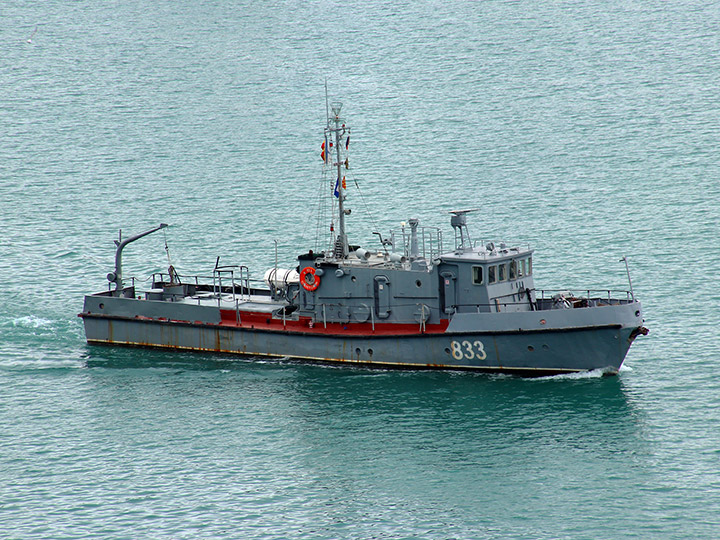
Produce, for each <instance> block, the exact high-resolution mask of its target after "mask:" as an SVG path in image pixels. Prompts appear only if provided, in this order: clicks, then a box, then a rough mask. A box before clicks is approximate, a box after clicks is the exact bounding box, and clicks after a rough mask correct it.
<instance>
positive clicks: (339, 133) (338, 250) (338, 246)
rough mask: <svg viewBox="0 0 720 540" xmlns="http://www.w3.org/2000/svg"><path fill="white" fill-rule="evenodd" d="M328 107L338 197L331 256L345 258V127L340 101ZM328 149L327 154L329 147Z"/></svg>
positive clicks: (346, 252)
mask: <svg viewBox="0 0 720 540" xmlns="http://www.w3.org/2000/svg"><path fill="white" fill-rule="evenodd" d="M330 108H331V109H332V117H330V118H328V126H327V128H325V130H326V132H329V133H330V134H331V135H332V134H335V155H336V159H337V161H336V163H334V165H335V166H336V167H337V180H336V184H335V185H336V186H337V198H338V234H337V237H336V238H335V246H334V249H333V256H334V257H335V258H338V259H345V258H347V256H348V253H349V249H348V241H347V233H346V231H345V215H346V214H349V213H350V210H345V206H344V202H345V187H344V186H343V180H342V165H343V161H342V157H341V154H340V141H341V139H342V137H343V135H344V134H345V132H346V131H347V130H346V128H345V124H343V123H342V120H341V119H340V111H341V109H342V103H341V102H339V101H335V102H333V103H331V104H330ZM331 123H334V124H335V127H332V125H331ZM327 150H328V154H329V153H330V152H329V149H327Z"/></svg>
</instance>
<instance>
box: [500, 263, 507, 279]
mask: <svg viewBox="0 0 720 540" xmlns="http://www.w3.org/2000/svg"><path fill="white" fill-rule="evenodd" d="M498 281H507V264H498Z"/></svg>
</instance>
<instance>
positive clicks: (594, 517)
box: [0, 0, 720, 539]
mask: <svg viewBox="0 0 720 540" xmlns="http://www.w3.org/2000/svg"><path fill="white" fill-rule="evenodd" d="M0 17H1V20H2V24H0V47H1V50H2V55H1V57H2V60H0V82H2V84H0V208H2V211H1V212H0V531H2V532H1V533H0V536H1V537H3V538H12V539H30V538H42V539H48V538H51V539H75V538H93V539H96V538H103V539H105V538H107V539H137V538H163V539H164V538H168V539H184V538H187V539H190V538H193V539H196V538H208V539H210V538H213V539H214V538H217V539H220V538H223V539H225V538H263V539H265V538H266V539H274V538H298V539H300V538H303V539H305V538H318V539H338V538H341V539H357V538H377V539H380V538H383V539H390V538H393V539H400V538H407V539H411V538H412V539H415V538H418V539H530V538H552V539H597V538H643V539H644V538H655V539H681V538H682V539H684V538H707V539H711V538H717V537H718V536H720V410H719V406H720V397H719V396H720V383H718V378H717V368H716V365H717V357H718V353H717V351H718V334H719V331H718V327H719V326H720V309H719V308H718V304H719V303H720V292H718V290H719V289H718V284H717V277H716V274H717V269H718V268H719V267H720V255H719V248H720V246H719V241H718V233H719V232H720V231H719V230H718V219H719V218H720V210H719V209H718V199H719V198H720V187H719V186H718V178H719V177H720V174H719V173H720V170H719V167H718V158H717V146H718V144H717V143H718V133H720V118H719V115H718V103H720V95H719V93H720V90H719V89H720V79H719V77H720V52H719V51H720V48H719V38H720V31H719V30H718V29H719V28H720V8H718V6H717V5H716V4H714V3H712V2H710V3H708V2H700V1H690V0H688V1H680V0H678V1H672V0H671V1H647V2H633V1H624V0H623V1H621V0H611V1H609V2H599V1H590V0H588V1H582V2H551V3H548V2H536V1H530V0H522V1H518V2H509V1H485V2H463V1H454V0H450V1H445V2H436V1H419V2H393V3H387V2H377V1H375V0H370V1H364V2H354V1H352V0H351V1H345V2H332V1H308V2H292V1H285V2H245V1H236V2H231V1H229V0H217V1H213V2H189V1H185V0H179V1H176V2H142V1H139V0H130V1H126V2H97V1H90V0H88V1H82V2H62V1H55V0H50V1H47V2H38V3H27V2H17V1H11V2H6V3H5V4H3V6H2V7H1V8H0ZM326 81H327V88H328V94H329V96H330V99H331V100H340V101H342V102H343V103H344V105H343V109H342V116H343V117H344V118H345V120H346V122H347V125H348V126H349V127H350V129H351V142H350V148H349V150H350V158H349V165H350V168H349V169H348V172H347V174H348V183H349V184H350V185H349V187H350V191H349V195H348V203H347V204H348V206H349V207H350V208H351V209H352V214H351V216H349V218H348V229H349V234H350V237H351V241H352V242H353V243H357V244H361V245H363V246H365V247H367V248H369V249H376V248H377V247H378V246H377V236H376V235H374V234H373V233H374V232H376V231H377V232H382V233H386V232H387V231H388V230H390V229H393V228H397V227H398V226H399V224H400V223H401V222H403V221H407V220H408V219H409V218H414V217H417V218H420V219H421V224H423V225H430V226H437V227H443V229H444V230H445V238H446V240H447V241H450V240H451V238H452V232H451V229H450V227H449V216H450V215H449V214H448V212H449V211H450V210H458V209H467V208H478V209H479V210H478V212H476V213H474V214H470V216H469V217H470V219H469V221H470V226H471V230H472V232H473V234H474V238H475V239H476V240H484V241H494V242H496V243H497V242H500V241H508V242H511V241H512V242H521V243H523V244H529V245H530V246H531V247H533V248H534V249H535V250H536V252H535V258H534V259H535V260H534V274H535V281H536V285H537V286H538V287H539V288H547V289H552V288H558V289H567V290H573V289H575V290H582V289H588V288H600V289H627V288H628V287H629V283H628V275H627V274H626V271H625V266H624V263H622V262H620V260H621V258H622V257H624V256H627V257H628V260H629V268H630V277H631V279H632V285H633V288H634V292H635V295H636V296H637V297H638V298H639V299H640V300H641V301H642V302H643V307H644V310H645V317H646V326H648V327H649V328H650V335H649V336H647V337H641V338H639V339H638V340H637V341H636V343H635V345H634V346H633V348H632V349H631V351H630V354H629V355H628V357H627V360H626V364H625V367H624V368H623V370H622V371H621V372H620V374H619V375H618V376H617V377H603V376H602V374H600V373H588V374H582V375H572V376H559V377H549V378H541V379H531V380H529V379H519V378H511V377H498V376H485V375H478V374H472V373H449V372H421V371H402V372H396V371H373V370H366V369H346V368H342V369H339V368H332V367H322V366H311V365H301V364H298V363H295V362H292V361H290V360H287V361H258V360H257V359H247V358H235V357H231V356H225V355H202V354H190V353H172V352H164V351H152V350H138V349H120V348H104V347H97V346H89V345H87V344H86V343H85V340H84V334H83V330H82V324H81V320H80V319H79V318H78V317H77V313H78V312H80V311H81V307H82V298H83V295H84V294H86V293H92V292H98V291H101V290H104V289H106V288H107V281H106V279H105V275H106V273H107V272H108V271H110V270H112V268H113V256H114V245H113V240H114V239H116V238H117V235H118V230H119V229H122V231H123V234H124V235H125V236H128V235H131V234H137V233H139V232H142V231H144V230H146V229H149V228H151V227H153V226H156V225H157V224H159V223H161V222H165V223H169V224H170V225H171V226H170V227H169V228H168V229H167V230H166V231H165V232H164V233H156V234H155V235H152V236H150V237H147V238H146V239H143V240H142V241H140V242H138V243H136V244H133V245H132V246H130V247H129V248H128V249H126V253H125V257H124V262H125V273H126V276H127V277H130V276H132V277H135V278H136V283H137V285H138V286H141V287H142V286H146V285H147V281H146V280H147V278H148V276H149V275H150V274H151V273H152V272H153V271H164V270H166V269H167V266H168V264H169V263H171V264H173V265H174V266H175V267H176V268H177V269H178V271H180V272H181V273H188V274H189V273H205V274H209V273H210V271H211V269H212V267H213V266H214V265H215V262H216V260H217V257H218V256H219V257H220V262H221V264H246V265H248V266H250V268H251V270H252V275H253V277H256V278H259V277H262V273H263V272H264V271H265V270H266V269H267V268H270V267H271V266H273V265H274V264H275V253H276V246H277V253H278V259H279V264H280V265H281V266H285V267H292V266H293V265H294V262H293V259H294V257H295V256H296V255H297V254H298V253H301V252H303V251H306V250H307V249H308V248H313V247H314V246H316V245H317V244H318V242H319V243H320V244H321V245H322V244H323V242H325V241H326V238H327V235H328V229H329V217H328V216H327V215H326V216H324V217H323V215H322V213H321V214H320V218H318V204H317V203H318V200H319V198H320V197H324V196H326V195H327V194H328V192H329V190H330V189H331V187H332V186H331V185H330V183H331V181H330V180H329V179H328V178H327V177H325V178H323V171H322V162H321V161H320V144H321V142H322V140H323V134H322V128H323V127H324V124H325V115H326V105H325V83H326Z"/></svg>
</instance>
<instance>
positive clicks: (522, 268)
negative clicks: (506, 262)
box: [518, 259, 525, 278]
mask: <svg viewBox="0 0 720 540" xmlns="http://www.w3.org/2000/svg"><path fill="white" fill-rule="evenodd" d="M524 275H525V259H520V260H519V261H518V277H519V278H521V277H523V276H524Z"/></svg>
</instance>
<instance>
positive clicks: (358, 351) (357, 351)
mask: <svg viewBox="0 0 720 540" xmlns="http://www.w3.org/2000/svg"><path fill="white" fill-rule="evenodd" d="M355 354H356V355H358V356H360V347H357V348H356V349H355Z"/></svg>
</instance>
